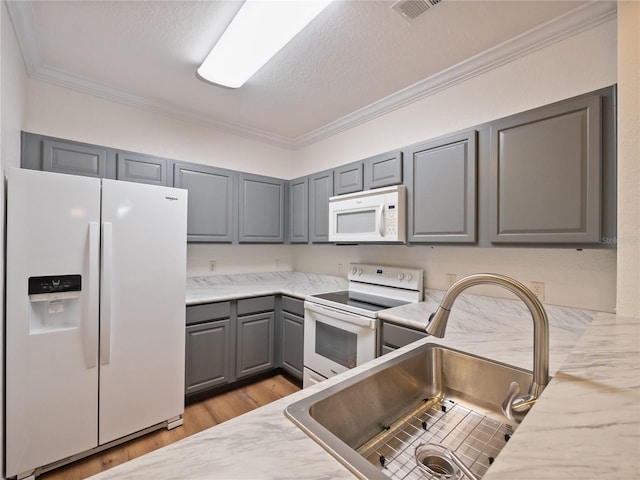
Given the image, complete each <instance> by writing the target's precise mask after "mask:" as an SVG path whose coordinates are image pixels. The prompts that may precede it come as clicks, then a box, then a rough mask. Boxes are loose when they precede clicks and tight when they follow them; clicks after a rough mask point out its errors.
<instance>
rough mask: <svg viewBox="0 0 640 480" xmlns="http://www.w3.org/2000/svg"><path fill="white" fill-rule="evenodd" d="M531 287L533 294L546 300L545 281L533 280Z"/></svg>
mask: <svg viewBox="0 0 640 480" xmlns="http://www.w3.org/2000/svg"><path fill="white" fill-rule="evenodd" d="M529 288H531V291H532V292H533V294H534V295H535V296H536V297H538V300H540V301H541V302H544V283H543V282H531V283H530V284H529Z"/></svg>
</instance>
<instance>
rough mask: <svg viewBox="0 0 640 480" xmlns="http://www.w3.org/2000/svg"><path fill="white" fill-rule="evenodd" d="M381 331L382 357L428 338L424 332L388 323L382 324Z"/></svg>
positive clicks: (383, 322)
mask: <svg viewBox="0 0 640 480" xmlns="http://www.w3.org/2000/svg"><path fill="white" fill-rule="evenodd" d="M380 329H381V332H380V355H384V354H385V353H389V352H392V351H394V350H397V349H398V348H400V347H404V346H405V345H409V344H410V343H413V342H415V341H417V340H420V339H422V338H425V337H427V336H428V335H427V333H426V332H423V331H422V330H415V329H413V328H409V327H405V326H402V325H398V324H396V323H391V322H387V321H382V322H380Z"/></svg>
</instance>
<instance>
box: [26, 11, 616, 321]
mask: <svg viewBox="0 0 640 480" xmlns="http://www.w3.org/2000/svg"><path fill="white" fill-rule="evenodd" d="M616 41H617V35H616V22H615V21H610V22H607V23H604V24H601V25H598V26H596V27H594V28H591V29H589V30H586V31H584V32H582V33H579V34H577V35H575V36H573V37H570V38H567V39H565V40H562V41H560V42H558V43H555V44H553V45H550V46H548V47H546V48H544V49H542V50H540V51H537V52H534V53H531V54H529V55H527V56H525V57H522V58H520V59H518V60H515V61H512V62H511V63H508V64H506V65H503V66H501V67H499V68H496V69H494V70H492V71H489V72H486V73H484V74H482V75H478V76H476V77H473V78H470V79H469V80H467V81H465V82H463V83H460V84H457V85H455V86H453V87H450V88H448V89H445V90H442V91H440V92H438V93H436V94H434V95H431V96H429V97H427V98H424V99H422V100H420V101H418V102H415V103H413V104H410V105H408V106H405V107H403V108H401V109H398V110H395V111H392V112H390V113H388V114H386V115H384V116H382V117H380V118H377V119H374V120H372V121H369V122H367V123H366V124H363V125H360V126H358V127H355V128H353V129H350V130H348V131H345V132H343V133H340V134H338V135H335V136H333V137H330V138H328V139H326V140H323V141H320V142H317V143H315V144H312V145H310V146H308V147H305V148H301V149H300V150H297V151H291V150H287V149H283V148H279V147H275V146H272V145H267V144H263V143H260V142H256V141H252V140H249V139H246V138H242V137H237V136H234V135H230V134H227V133H223V132H218V131H216V130H214V129H211V128H207V127H204V126H201V125H196V124H192V123H188V122H186V121H182V120H177V119H174V118H169V117H167V116H164V115H160V114H158V113H155V112H152V111H147V110H143V109H138V108H133V107H131V106H128V105H124V104H119V103H115V102H111V101H108V100H105V99H102V98H97V97H93V96H90V95H86V94H83V93H79V92H75V91H71V90H68V89H64V88H61V87H57V86H54V85H49V84H45V83H42V82H38V81H34V80H29V81H28V88H27V92H28V95H27V97H28V105H27V109H26V118H25V122H24V129H25V130H27V131H32V132H35V133H41V134H45V135H52V136H58V137H63V138H71V139H74V140H79V141H85V142H88V143H96V144H103V145H109V146H113V147H118V148H122V149H127V150H133V151H139V152H143V153H149V154H155V155H160V156H165V157H169V158H175V159H178V160H186V161H192V162H197V163H202V164H207V165H214V166H221V167H226V168H232V169H237V170H244V171H251V172H254V173H258V174H264V175H272V176H279V177H282V178H294V177H297V176H301V175H305V174H308V173H311V172H315V171H319V170H322V169H325V168H331V167H333V166H336V165H339V164H342V163H347V162H350V161H354V160H357V159H360V158H365V157H367V156H370V155H373V154H376V153H380V152H382V151H386V150H391V149H394V148H398V147H401V146H403V145H407V144H410V143H414V142H417V141H421V140H426V139H429V138H433V137H437V136H439V135H443V134H446V133H450V132H453V131H457V130H461V129H464V128H467V127H470V126H473V125H476V124H479V123H483V122H486V121H489V120H491V119H495V118H499V117H502V116H505V115H509V114H512V113H516V112H519V111H522V110H526V109H530V108H534V107H537V106H540V105H544V104H547V103H550V102H554V101H558V100H561V99H564V98H567V97H571V96H574V95H578V94H581V93H585V92H588V91H591V90H595V89H597V88H600V87H604V86H608V85H611V84H614V83H616V76H617V69H616V55H615V52H616ZM516 252H519V253H516ZM188 257H189V258H188V273H189V274H190V275H202V274H206V273H208V272H209V261H210V260H215V261H216V266H217V268H216V272H214V273H236V272H238V271H245V272H248V271H264V270H275V269H276V266H275V265H276V260H278V263H277V265H278V267H277V268H278V269H280V270H289V269H298V270H307V271H318V272H323V273H331V274H336V273H337V269H338V267H337V264H338V263H339V262H336V261H335V260H336V258H338V257H339V258H340V259H341V260H340V263H348V262H349V261H353V260H361V259H363V258H366V259H370V260H369V261H378V260H377V259H378V258H379V255H378V250H377V249H375V247H356V248H351V247H330V246H310V247H296V246H293V247H288V246H280V247H274V246H268V245H266V246H259V245H258V246H238V247H235V246H228V245H226V246H225V245H222V246H221V245H189V248H188ZM381 258H382V259H384V258H387V259H388V261H389V263H399V264H400V263H402V264H406V263H409V264H419V265H422V266H424V268H425V269H426V270H427V276H426V279H427V282H426V285H427V286H428V287H432V288H444V287H445V286H446V281H445V278H446V277H445V275H446V273H454V274H456V275H458V276H462V275H464V274H466V273H472V272H473V271H479V270H483V271H496V272H504V273H509V274H511V275H512V276H514V277H516V278H518V279H521V280H523V281H525V282H529V281H541V282H545V284H546V297H547V302H548V303H557V304H563V305H571V306H576V307H584V308H594V309H598V310H609V311H610V310H613V308H614V306H615V301H616V252H615V251H594V250H584V251H582V252H576V251H574V250H549V249H517V250H512V249H502V248H495V249H483V248H478V247H402V246H397V247H386V249H385V250H384V256H382V257H381ZM461 259H464V261H462V260H461ZM491 293H495V294H498V295H501V294H502V292H499V291H497V292H491Z"/></svg>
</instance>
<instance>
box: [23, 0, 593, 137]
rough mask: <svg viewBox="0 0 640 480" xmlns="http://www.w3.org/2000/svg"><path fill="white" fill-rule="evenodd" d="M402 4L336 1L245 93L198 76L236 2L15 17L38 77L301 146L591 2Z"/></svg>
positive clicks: (32, 11)
mask: <svg viewBox="0 0 640 480" xmlns="http://www.w3.org/2000/svg"><path fill="white" fill-rule="evenodd" d="M393 3H394V2H389V1H340V0H336V1H334V3H332V4H331V5H329V7H328V8H327V9H326V10H325V11H324V12H322V13H321V14H320V16H319V17H318V18H316V19H315V20H314V21H313V22H312V23H311V24H310V25H309V26H308V27H307V29H306V30H304V31H303V32H302V33H301V34H299V35H298V36H297V37H296V38H294V39H293V40H292V41H291V42H290V43H289V44H288V45H287V46H285V47H284V49H283V50H281V51H280V52H279V53H278V54H277V55H276V56H275V57H274V58H273V59H272V60H271V61H270V62H269V63H267V65H265V66H264V67H263V68H262V69H261V70H260V71H259V72H258V73H257V74H256V75H255V76H254V77H252V78H251V79H250V80H249V81H248V82H247V83H246V84H245V85H244V86H243V87H242V88H240V89H237V90H232V89H226V88H222V87H218V86H214V85H211V84H207V83H205V82H202V81H201V80H198V79H197V78H196V74H195V72H196V69H197V67H198V66H199V64H200V63H201V62H202V60H203V59H204V57H205V56H206V54H207V53H208V52H209V50H210V49H211V47H212V45H213V44H214V43H215V41H216V40H217V38H218V37H219V36H220V35H221V33H222V31H223V30H224V28H225V26H226V25H227V24H228V23H229V22H230V21H231V19H232V18H233V15H234V14H235V13H236V11H237V9H238V8H239V6H240V3H239V2H228V1H177V2H174V1H151V2H146V1H136V2H129V1H80V2H78V1H70V2H66V1H63V2H60V1H37V2H16V4H15V5H13V6H12V7H11V8H10V12H11V13H12V19H13V20H14V25H15V26H16V30H21V31H20V32H18V38H19V39H20V38H23V39H24V38H28V39H29V42H30V43H31V45H32V47H31V49H30V50H29V49H25V47H24V45H23V43H25V42H26V40H25V41H23V42H21V46H22V49H23V54H25V56H28V55H31V56H32V57H37V58H35V59H34V58H31V59H30V60H29V59H25V60H26V63H27V64H29V63H31V64H32V68H31V69H30V70H39V71H41V75H39V76H38V77H37V78H40V79H44V80H47V75H50V76H56V77H57V78H58V81H57V83H65V82H66V84H67V85H66V86H70V87H71V88H73V87H74V84H77V85H80V84H81V85H83V88H84V90H85V91H87V89H89V90H91V89H94V90H96V91H100V90H105V91H107V90H108V91H109V94H110V96H111V97H114V96H115V97H117V96H119V95H121V96H122V97H123V98H124V97H129V98H136V99H138V100H140V101H144V102H147V103H149V104H152V105H155V106H159V107H161V109H162V108H165V109H166V111H167V112H174V113H175V112H181V113H183V114H185V115H188V116H191V117H192V118H196V119H199V120H202V121H205V122H210V123H212V124H218V125H224V126H227V127H229V128H230V129H232V130H233V129H238V130H243V131H245V132H254V133H255V134H257V135H261V134H264V136H265V137H270V138H273V139H280V140H281V141H282V142H283V143H287V142H291V144H292V145H293V144H295V142H296V140H297V139H300V138H303V137H305V136H309V135H310V134H312V133H313V132H314V131H317V130H318V129H322V128H323V127H325V126H327V125H330V124H332V122H336V121H337V120H339V119H341V118H344V117H345V116H348V115H352V114H353V112H357V111H359V110H361V109H363V108H366V107H367V106H369V105H371V104H374V103H376V102H378V101H380V100H381V99H384V98H386V97H389V96H390V95H394V94H395V93H396V92H399V91H401V90H403V89H406V88H407V87H410V86H412V85H414V84H416V83H418V82H421V81H423V80H424V79H427V78H429V77H432V76H433V75H435V74H438V73H439V72H442V71H444V70H446V69H448V68H450V67H452V66H454V65H456V64H459V63H460V62H463V61H465V60H466V59H469V58H470V57H474V56H476V55H478V54H480V53H481V52H485V51H487V50H489V49H492V48H494V47H496V46H499V45H501V44H504V43H505V42H508V41H509V40H511V39H513V38H514V37H518V36H519V35H521V34H522V33H523V32H527V31H530V30H531V29H535V28H536V27H538V26H540V25H542V24H545V23H547V22H549V21H551V20H553V19H554V18H557V17H561V16H563V15H564V14H566V13H567V12H569V11H571V10H573V9H576V8H579V7H581V6H582V5H583V4H584V3H587V2H576V1H567V2H563V1H482V0H476V1H458V0H455V1H454V0H444V1H442V2H441V3H440V4H438V5H436V6H435V7H432V8H431V9H429V10H428V11H427V12H426V13H425V14H423V15H422V16H420V17H419V18H418V19H417V20H415V21H414V22H411V23H409V22H407V21H405V20H404V19H403V18H401V17H400V16H399V15H398V14H397V13H396V12H394V11H393V10H392V9H391V5H393ZM18 10H20V12H21V14H22V15H23V16H25V15H26V16H28V17H30V18H29V22H24V21H17V20H16V19H17V16H18V15H17V14H16V12H17V11H18ZM20 12H19V13H20ZM565 17H566V15H565ZM25 30H32V31H25ZM25 35H26V36H27V37H25ZM29 52H30V53H29ZM34 65H35V67H34ZM42 72H45V73H42ZM30 73H33V72H30ZM61 78H64V79H66V80H65V81H61V80H60V79H61ZM87 86H89V87H87Z"/></svg>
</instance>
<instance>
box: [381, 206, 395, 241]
mask: <svg viewBox="0 0 640 480" xmlns="http://www.w3.org/2000/svg"><path fill="white" fill-rule="evenodd" d="M384 225H385V235H386V236H393V235H395V234H396V231H397V230H398V213H397V209H396V206H395V205H387V208H386V209H385V211H384Z"/></svg>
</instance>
